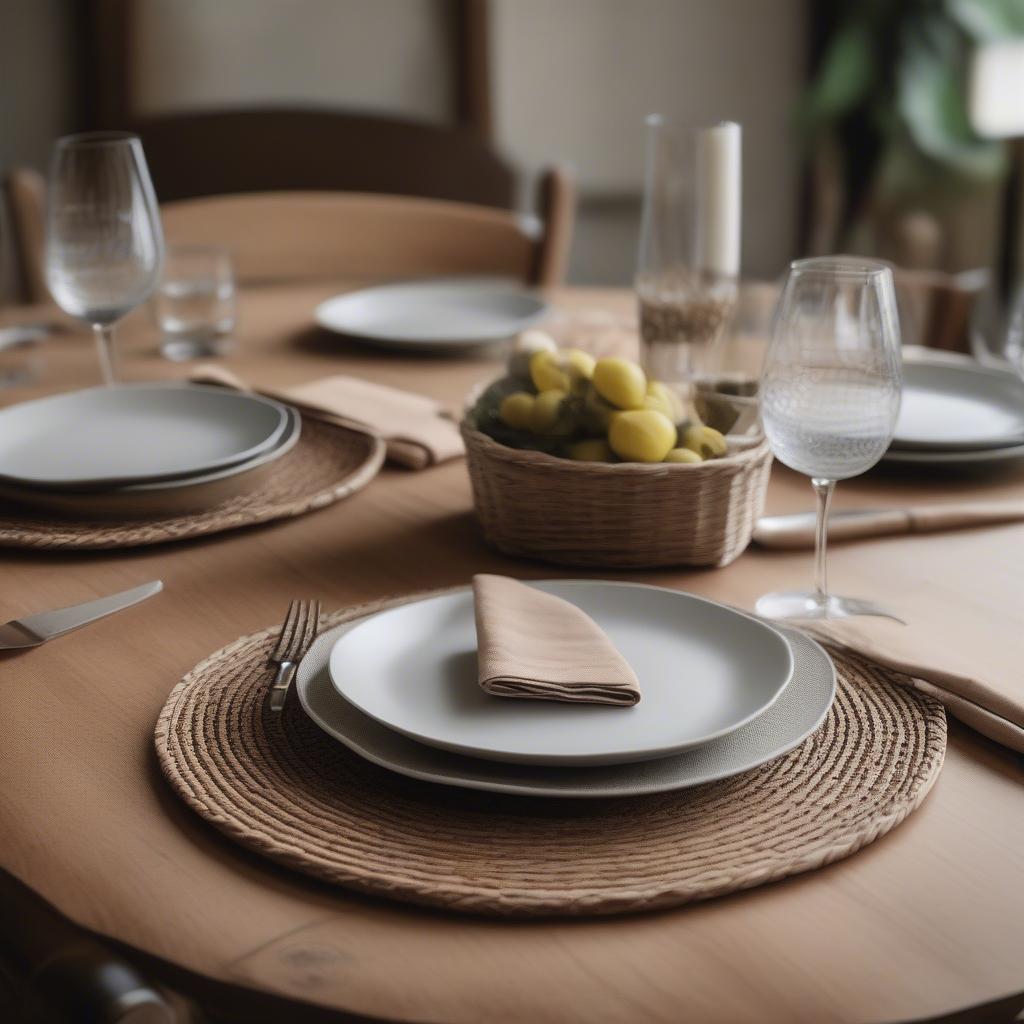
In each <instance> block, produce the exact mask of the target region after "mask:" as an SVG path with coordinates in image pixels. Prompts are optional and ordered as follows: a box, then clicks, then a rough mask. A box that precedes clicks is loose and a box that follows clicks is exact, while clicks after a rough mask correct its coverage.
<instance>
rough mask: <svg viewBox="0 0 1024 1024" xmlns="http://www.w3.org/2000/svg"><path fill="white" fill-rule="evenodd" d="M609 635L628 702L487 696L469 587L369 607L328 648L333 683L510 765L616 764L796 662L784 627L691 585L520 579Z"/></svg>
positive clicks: (664, 749)
mask: <svg viewBox="0 0 1024 1024" xmlns="http://www.w3.org/2000/svg"><path fill="white" fill-rule="evenodd" d="M530 586H535V587H537V588H538V589H540V590H544V591H546V592H547V593H550V594H555V595H556V596H558V597H561V598H564V599H565V600H568V601H571V602H572V603H573V604H575V605H576V606H577V607H578V608H581V609H582V610H583V611H584V612H586V613H587V614H588V615H589V616H591V618H593V619H594V620H595V621H596V622H597V623H598V625H600V626H601V628H602V629H604V631H605V632H606V633H607V634H608V637H609V638H610V639H611V641H612V643H613V644H614V645H615V646H616V648H617V649H618V650H619V652H620V653H621V654H622V656H623V657H624V658H625V659H626V660H627V661H628V662H629V664H630V665H631V667H632V668H633V671H634V672H635V673H636V675H637V678H638V680H639V682H640V692H641V700H640V703H639V704H637V705H635V706H634V707H630V708H622V707H609V706H606V705H605V706H602V705H597V704H570V703H563V702H556V701H543V700H514V699H508V698H502V697H493V696H491V695H489V694H487V693H484V691H483V690H482V689H481V688H480V686H479V685H478V682H477V659H476V626H475V620H474V615H473V593H472V590H468V589H467V590H464V591H459V592H457V593H452V594H444V595H441V596H438V597H432V598H427V599H425V600H422V601H415V602H412V603H410V604H405V605H401V606H400V607H397V608H391V609H388V610H387V611H383V612H380V613H379V614H377V615H374V616H372V617H370V618H368V619H367V620H366V621H364V622H362V623H361V624H360V625H359V626H357V627H356V628H354V629H352V630H350V631H349V632H347V633H346V634H345V635H344V636H343V637H341V638H340V639H339V640H338V642H337V643H336V644H335V646H334V650H333V651H332V652H331V666H330V668H331V678H332V679H333V680H334V685H335V687H336V688H337V690H338V692H339V693H340V694H341V695H342V696H343V697H344V698H345V699H346V700H348V701H349V702H350V703H352V704H353V705H354V706H355V707H357V708H359V710H360V711H362V712H363V713H364V714H366V715H369V716H370V717H371V718H373V719H375V720H376V721H378V722H380V723H381V724H382V725H386V726H388V727H389V728H391V729H394V730H396V731H397V732H400V733H402V734H404V735H406V736H409V737H411V738H412V739H414V740H418V741H419V742H421V743H426V744H428V745H430V746H435V747H440V748H442V749H444V750H451V751H454V752H455V753H459V754H466V755H469V756H471V757H482V758H489V759H492V760H495V761H511V762H516V763H520V764H547V765H569V764H572V765H596V764H624V763H626V762H629V761H644V760H651V759H652V758H657V757H666V756H668V755H670V754H675V753H679V752H680V751H683V750H686V749H687V748H689V747H695V746H698V745H700V744H701V743H707V742H708V741H709V740H712V739H715V738H717V737H719V736H724V735H725V734H727V733H729V732H731V731H732V730H734V729H738V728H739V727H740V726H742V725H744V724H745V723H747V722H749V721H750V720H751V719H752V718H753V717H754V716H755V715H758V714H760V713H761V712H762V711H764V710H765V708H767V707H768V706H769V705H770V704H771V703H772V701H774V700H775V699H776V698H777V697H778V696H779V694H780V693H781V692H782V691H783V689H784V688H785V686H786V683H787V682H788V681H789V679H790V676H791V675H792V672H793V658H792V654H791V653H790V648H789V645H788V644H787V643H786V641H785V639H784V637H783V636H782V635H781V634H780V633H779V632H778V630H776V629H775V628H773V627H772V626H769V625H767V624H765V623H763V622H761V621H759V620H757V619H754V618H752V617H751V616H749V615H744V614H743V613H741V612H737V611H733V610H732V609H731V608H726V607H725V606H724V605H720V604H715V603H714V602H711V601H706V600H704V599H703V598H699V597H695V596H694V595H692V594H684V593H680V592H679V591H676V590H667V589H665V588H662V587H652V586H647V585H644V584H639V583H613V582H607V581H603V580H547V581H544V582H539V583H538V582H532V581H531V582H530Z"/></svg>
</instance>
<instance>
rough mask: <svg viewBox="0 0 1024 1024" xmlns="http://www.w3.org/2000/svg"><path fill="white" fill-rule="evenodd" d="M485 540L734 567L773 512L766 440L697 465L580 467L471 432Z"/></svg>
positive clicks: (612, 561)
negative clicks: (768, 504)
mask: <svg viewBox="0 0 1024 1024" xmlns="http://www.w3.org/2000/svg"><path fill="white" fill-rule="evenodd" d="M462 436H463V439H464V440H465V442H466V458H467V463H468V465H469V476H470V480H471V481H472V484H473V501H474V504H475V505H476V513H477V516H478V517H479V519H480V523H481V525H482V526H483V531H484V536H485V537H486V538H487V540H488V541H489V542H490V543H491V544H493V545H494V546H495V547H496V548H498V549H499V550H500V551H503V552H504V553H505V554H508V555H520V556H527V557H530V558H538V559H541V560H543V561H545V562H551V563H553V564H555V565H571V566H583V567H589V566H593V567H606V568H621V569H639V568H652V567H654V566H663V565H719V566H720V565H728V564H729V562H731V561H733V559H735V558H737V557H738V556H739V555H740V554H741V553H742V551H743V550H744V549H745V548H746V546H747V545H748V544H749V543H750V537H751V534H752V533H753V531H754V523H755V522H756V521H757V518H758V516H760V514H761V512H762V511H763V509H764V501H765V494H766V492H767V489H768V474H769V472H770V470H771V462H772V455H771V450H770V448H769V447H768V442H767V440H766V439H764V438H763V437H762V438H761V439H760V440H758V441H756V442H755V443H754V444H752V445H751V446H750V447H748V448H745V449H743V450H740V451H735V452H732V453H730V454H729V455H727V456H725V457H723V458H720V459H712V460H710V461H708V462H702V463H699V464H695V465H688V464H666V463H657V464H652V465H645V464H641V463H616V464H612V463H603V462H573V461H571V460H569V459H561V458H558V457H557V456H554V455H548V454H546V453H544V452H537V451H530V450H523V449H519V448H511V447H509V446H507V445H503V444H500V443H499V442H497V441H495V440H494V439H493V438H491V437H488V436H487V435H486V434H484V433H482V432H481V431H479V430H477V429H476V428H475V425H474V421H473V418H472V415H471V414H470V415H468V416H467V417H466V419H465V420H464V421H463V423H462Z"/></svg>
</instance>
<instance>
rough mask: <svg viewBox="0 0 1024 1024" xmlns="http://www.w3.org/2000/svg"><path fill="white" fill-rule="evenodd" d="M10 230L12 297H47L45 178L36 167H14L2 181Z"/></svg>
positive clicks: (36, 300)
mask: <svg viewBox="0 0 1024 1024" xmlns="http://www.w3.org/2000/svg"><path fill="white" fill-rule="evenodd" d="M2 193H3V194H2V201H3V202H4V203H5V205H6V209H7V213H8V217H7V224H8V227H9V230H10V232H11V239H10V245H9V247H8V250H7V251H8V252H10V253H11V255H12V256H13V260H14V271H15V272H14V274H13V278H14V296H13V297H14V299H15V300H16V301H18V302H25V303H41V302H49V301H50V292H49V289H48V288H47V287H46V276H45V272H44V268H43V248H44V237H45V227H44V222H45V211H46V182H45V180H44V179H43V176H42V175H41V174H40V173H39V172H38V171H33V170H30V169H29V168H26V167H20V168H16V169H15V170H13V171H11V172H10V174H8V175H7V177H6V178H5V179H4V181H3V187H2Z"/></svg>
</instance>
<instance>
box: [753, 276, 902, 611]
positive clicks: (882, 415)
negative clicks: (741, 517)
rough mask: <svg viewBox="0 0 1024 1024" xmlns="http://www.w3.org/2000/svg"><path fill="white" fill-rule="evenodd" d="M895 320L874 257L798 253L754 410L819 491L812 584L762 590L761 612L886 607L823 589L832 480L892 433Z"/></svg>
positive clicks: (873, 453)
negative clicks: (772, 591) (802, 255)
mask: <svg viewBox="0 0 1024 1024" xmlns="http://www.w3.org/2000/svg"><path fill="white" fill-rule="evenodd" d="M901 362H902V361H901V355H900V330H899V320H898V318H897V313H896V292H895V288H894V285H893V276H892V270H891V269H890V268H889V266H888V265H887V264H885V263H882V262H880V261H878V260H868V259H861V258H859V257H855V256H834V257H821V258H815V259H804V260H796V261H795V262H794V263H792V264H790V268H789V274H788V276H787V278H786V283H785V286H784V288H783V291H782V295H781V296H780V298H779V302H778V305H777V307H776V310H775V320H774V324H773V328H772V340H771V344H770V346H769V348H768V353H767V356H766V362H765V373H764V379H763V381H762V386H761V396H762V397H761V401H762V407H761V416H762V420H763V422H764V429H765V433H766V434H767V436H768V441H769V443H770V444H771V448H772V451H773V452H774V454H775V457H776V458H777V459H778V460H779V461H780V462H783V463H785V464H786V465H787V466H789V467H790V468H791V469H795V470H796V471H797V472H798V473H805V474H806V475H807V476H809V477H810V478H811V484H812V485H813V487H814V491H815V494H816V495H817V499H818V501H817V508H818V512H817V529H816V531H815V566H816V573H815V575H816V580H815V587H814V589H813V590H808V591H798V592H795V593H780V594H766V595H765V596H764V597H762V598H760V599H759V600H758V602H757V611H758V612H759V613H760V614H761V615H765V616H767V617H769V618H775V619H828V618H845V617H847V616H851V615H884V616H888V617H890V618H895V616H891V615H889V613H888V612H886V611H885V610H884V609H882V608H879V607H878V606H877V605H874V604H873V603H871V602H868V601H863V600H859V599H857V598H849V597H839V596H837V595H835V594H829V592H828V587H827V578H826V571H825V568H826V567H825V542H826V536H827V529H828V510H829V504H830V502H831V500H832V492H833V491H834V490H835V486H836V481H837V480H845V479H847V478H848V477H852V476H857V475H858V474H859V473H863V472H865V471H866V470H868V469H870V468H871V467H872V466H873V465H874V464H875V463H876V462H878V460H879V459H880V458H881V457H882V455H883V454H884V453H885V450H886V448H888V447H889V442H890V441H891V440H892V435H893V430H894V429H895V426H896V416H897V414H898V413H899V408H900V391H901Z"/></svg>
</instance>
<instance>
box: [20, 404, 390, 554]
mask: <svg viewBox="0 0 1024 1024" xmlns="http://www.w3.org/2000/svg"><path fill="white" fill-rule="evenodd" d="M384 454H385V446H384V442H383V441H381V440H380V439H379V438H376V437H372V436H370V435H369V434H364V433H362V432H361V431H358V430H351V429H349V428H348V427H343V426H337V425H335V424H331V423H324V422H323V421H321V420H315V419H311V418H310V417H303V420H302V434H301V436H300V437H299V441H298V444H296V445H295V447H294V448H293V449H292V450H291V451H290V452H288V454H287V455H284V456H282V457H281V458H280V459H279V460H278V462H276V463H274V471H273V472H272V473H269V474H265V475H264V476H262V477H261V478H260V482H259V483H258V484H257V485H256V486H255V487H253V489H252V490H249V491H245V492H244V493H242V494H238V495H235V496H234V497H231V498H229V499H227V500H226V501H222V502H220V503H219V504H217V505H214V506H213V507H212V508H209V509H205V510H203V511H199V512H192V513H188V514H179V515H174V516H170V517H168V518H165V519H159V518H152V517H150V518H139V519H134V520H122V519H107V520H86V519H73V518H70V517H67V518H65V517H57V516H50V515H48V514H47V513H45V512H40V513H34V512H33V511H32V510H30V509H25V510H20V509H19V510H17V511H15V510H13V509H11V508H10V507H9V508H7V509H5V510H4V513H3V514H2V515H0V547H18V548H52V549H57V550H66V549H70V548H78V549H97V548H128V547H140V546H142V545H145V544H162V543H165V542H167V541H174V540H186V539H187V538H190V537H201V536H203V535H204V534H208V533H219V532H221V531H222V530H235V529H238V528H239V527H242V526H252V525H254V524H256V523H266V522H269V521H270V520H272V519H285V518H290V517H292V516H301V515H303V514H305V513H306V512H312V511H314V510H316V509H319V508H324V507H325V506H327V505H331V504H333V503H334V502H336V501H340V500H341V499H342V498H346V497H348V496H349V495H350V494H354V493H355V492H356V491H358V490H360V489H361V488H363V487H365V486H366V484H368V483H369V482H370V481H371V480H372V479H373V478H374V476H376V475H377V471H378V470H379V469H380V467H381V465H382V464H383V462H384Z"/></svg>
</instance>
